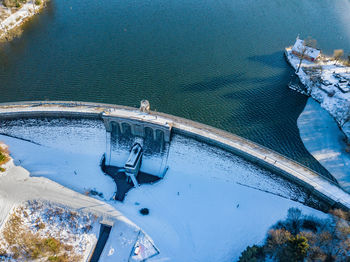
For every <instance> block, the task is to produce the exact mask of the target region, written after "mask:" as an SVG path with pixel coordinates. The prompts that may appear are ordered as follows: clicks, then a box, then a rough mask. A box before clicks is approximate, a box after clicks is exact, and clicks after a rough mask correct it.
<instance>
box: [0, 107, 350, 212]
mask: <svg viewBox="0 0 350 262" xmlns="http://www.w3.org/2000/svg"><path fill="white" fill-rule="evenodd" d="M35 117H57V118H60V117H78V118H79V117H81V118H94V119H101V120H103V122H104V126H105V129H106V142H107V143H106V162H107V163H111V154H110V153H109V152H111V149H110V148H111V144H110V141H111V137H112V136H113V132H115V131H113V130H119V132H121V133H124V132H126V131H125V130H130V133H131V134H132V135H133V136H136V137H145V135H146V134H151V135H152V136H153V139H155V140H156V139H157V138H159V141H160V142H159V143H161V144H162V145H163V144H164V145H166V144H169V143H171V137H172V136H173V135H174V134H180V135H183V136H186V137H190V138H193V139H196V140H198V141H201V142H204V143H207V144H209V145H212V146H215V147H218V148H221V149H223V150H225V151H228V152H232V153H233V154H236V155H239V156H240V157H243V158H244V159H246V160H248V161H249V162H252V163H254V164H257V165H259V166H261V167H263V168H266V169H268V170H270V171H272V172H274V173H277V174H278V175H280V176H282V177H284V178H285V179H287V180H289V181H292V182H293V183H296V184H298V185H299V186H301V187H302V188H304V189H306V190H307V192H309V194H310V195H313V196H315V197H317V198H318V199H321V200H322V201H323V202H324V203H325V204H326V205H327V208H343V209H349V208H350V196H349V194H348V193H347V192H345V191H344V190H343V189H342V188H340V186H339V185H338V184H337V182H336V181H335V179H334V178H327V177H324V176H321V175H320V174H318V173H316V172H315V171H313V170H310V169H309V168H307V167H305V166H303V165H301V164H299V163H297V162H295V161H293V160H291V159H288V158H287V157H284V156H282V155H281V154H279V153H276V152H274V151H272V150H270V149H267V148H265V147H263V146H260V145H258V144H255V143H253V142H251V141H248V140H246V139H244V138H242V137H239V136H236V135H234V134H231V133H228V132H225V131H222V130H219V129H216V128H213V127H210V126H207V125H204V124H200V123H197V122H193V121H190V120H187V119H183V118H180V117H176V116H172V115H168V114H164V113H159V112H153V111H149V112H142V111H140V110H139V109H136V108H131V107H126V106H118V105H109V104H100V103H87V102H65V101H52V102H47V101H35V102H18V103H3V104H1V105H0V119H1V121H3V120H6V119H16V118H35ZM150 131H151V132H150ZM164 166H165V164H163V168H164Z"/></svg>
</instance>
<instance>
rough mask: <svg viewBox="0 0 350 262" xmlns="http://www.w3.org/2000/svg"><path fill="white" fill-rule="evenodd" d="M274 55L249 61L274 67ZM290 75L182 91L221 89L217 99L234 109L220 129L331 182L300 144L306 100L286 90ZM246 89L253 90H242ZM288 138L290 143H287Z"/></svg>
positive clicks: (229, 80) (220, 80)
mask: <svg viewBox="0 0 350 262" xmlns="http://www.w3.org/2000/svg"><path fill="white" fill-rule="evenodd" d="M276 55H279V54H278V53H274V54H271V55H268V56H259V57H255V58H251V59H256V60H257V61H259V62H262V63H264V64H270V65H271V66H274V63H273V61H272V60H273V59H272V57H273V56H276ZM280 55H281V56H282V52H281V54H280ZM276 66H278V65H276ZM292 75H293V71H292V70H291V69H289V68H288V69H286V70H284V71H283V72H282V73H281V74H280V75H277V76H276V75H275V76H269V77H257V76H254V77H250V78H248V77H243V75H242V74H236V75H227V76H221V77H215V78H212V79H209V80H207V81H201V82H198V83H192V84H190V85H186V86H183V87H182V89H183V90H185V91H188V92H190V91H191V92H207V91H208V90H218V89H222V90H221V91H222V92H221V93H220V96H221V98H222V99H223V101H224V102H225V101H227V103H228V104H232V105H234V106H232V109H229V110H231V114H227V115H228V117H227V118H225V119H224V121H222V122H220V125H221V126H222V128H223V129H225V130H227V131H229V132H232V133H235V134H237V135H240V136H242V137H245V138H247V139H250V140H252V141H254V142H256V143H258V144H261V145H263V146H266V147H268V148H271V149H273V150H275V151H277V152H279V153H281V154H283V155H286V156H287V157H290V158H291V159H293V160H295V161H297V162H300V163H302V164H304V165H306V166H308V167H309V168H311V169H313V170H315V171H316V172H319V173H320V174H322V175H324V176H326V177H328V178H331V177H332V176H331V174H330V173H329V172H328V171H327V170H326V169H325V168H324V167H323V166H322V165H321V164H320V163H319V162H318V161H317V160H316V159H315V158H314V157H313V156H312V155H311V154H310V153H309V152H308V151H307V150H306V148H305V146H304V144H303V142H302V141H301V138H300V135H299V129H298V126H297V119H298V117H299V115H300V114H301V112H302V111H303V109H304V107H305V105H306V102H307V99H308V97H307V96H305V95H301V94H299V93H297V92H295V91H293V90H290V89H289V88H288V87H287V84H288V82H289V81H290V77H291V76H292ZM245 85H247V86H255V88H244V86H245ZM226 86H228V87H232V88H230V89H228V88H225V87H226ZM226 90H229V91H228V92H227V91H226ZM266 101H269V102H268V103H266ZM209 124H210V123H209ZM290 137H293V139H288V138H290Z"/></svg>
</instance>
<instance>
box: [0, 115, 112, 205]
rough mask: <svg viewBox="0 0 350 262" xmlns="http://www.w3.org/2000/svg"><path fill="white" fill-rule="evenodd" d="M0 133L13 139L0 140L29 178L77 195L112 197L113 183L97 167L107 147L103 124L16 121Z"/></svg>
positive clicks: (74, 121) (48, 120)
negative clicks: (40, 178)
mask: <svg viewBox="0 0 350 262" xmlns="http://www.w3.org/2000/svg"><path fill="white" fill-rule="evenodd" d="M0 133H3V134H7V135H11V136H14V137H16V138H13V137H6V136H2V135H0V140H1V141H6V144H8V145H10V147H11V149H10V151H11V155H12V157H13V158H14V159H15V161H16V164H18V165H21V166H23V167H25V168H26V169H27V170H28V171H29V172H30V173H31V176H44V177H47V178H50V179H51V180H53V181H55V182H57V183H60V184H61V185H63V186H67V187H69V188H71V189H73V190H75V191H78V192H80V193H86V192H88V191H90V190H95V191H97V192H103V197H104V198H105V199H110V198H111V197H112V196H113V195H114V193H115V191H116V186H115V184H114V182H113V180H112V179H111V178H110V177H108V176H105V175H103V172H102V171H101V168H100V167H99V162H100V159H101V157H102V155H103V153H104V152H105V143H106V142H105V141H106V139H105V130H104V126H103V123H101V122H98V121H88V120H86V121H84V120H71V121H64V120H57V119H56V120H55V119H43V120H27V121H25V120H16V121H13V122H12V121H10V122H7V124H6V123H4V124H3V125H2V127H1V128H0ZM17 138H21V139H24V140H21V139H17ZM24 148H25V150H24ZM81 181H84V183H81Z"/></svg>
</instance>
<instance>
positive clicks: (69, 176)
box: [0, 120, 322, 261]
mask: <svg viewBox="0 0 350 262" xmlns="http://www.w3.org/2000/svg"><path fill="white" fill-rule="evenodd" d="M92 122H93V121H91V122H89V121H87V122H84V123H82V124H81V125H80V123H76V122H74V121H68V120H67V121H65V122H61V123H56V125H53V124H50V125H48V123H46V122H45V121H43V122H35V124H33V123H32V124H30V125H28V124H26V123H25V121H24V122H20V124H16V123H14V124H13V125H5V126H2V127H1V129H2V133H6V134H8V135H12V136H15V137H20V138H21V139H28V140H31V141H32V142H35V143H39V144H40V145H37V144H34V143H32V142H28V141H24V140H21V139H18V138H13V137H8V136H0V139H1V140H3V141H5V143H7V144H8V145H9V146H10V150H11V154H12V156H13V157H14V158H15V159H16V160H17V159H19V160H20V162H21V164H22V165H23V166H24V167H25V168H28V169H29V170H30V171H31V172H33V173H34V174H39V173H40V174H41V175H43V176H46V177H49V178H50V179H52V180H55V181H57V182H59V183H61V184H63V185H65V186H67V187H70V188H73V189H74V190H77V191H79V192H82V191H84V190H85V189H86V188H91V187H92V186H94V187H96V189H97V190H98V191H100V192H102V193H103V194H104V196H105V199H108V197H109V196H110V195H111V194H112V193H113V191H114V190H115V185H114V182H113V180H112V179H110V178H109V177H107V176H105V175H104V174H103V173H102V172H101V171H99V172H98V168H99V167H98V164H99V160H100V157H101V155H102V153H103V152H104V151H103V150H104V146H105V134H104V131H102V130H101V129H100V126H99V124H93V123H92ZM84 125H87V126H88V130H90V131H88V134H89V135H88V134H87V133H85V131H84V128H83V126H84ZM101 125H102V124H101ZM65 127H67V129H65ZM76 128H77V130H79V131H77V130H76ZM60 130H61V131H60ZM92 145H94V146H92ZM93 149H94V150H93ZM115 150H116V151H115V153H113V154H112V156H113V157H114V158H118V156H123V157H124V155H126V154H127V148H122V147H120V148H116V149H115ZM166 157H168V158H167V159H166ZM164 158H165V159H164ZM115 161H116V162H119V161H122V160H121V159H115ZM163 161H166V163H167V165H168V166H169V170H168V172H167V173H166V175H165V178H164V179H163V180H161V181H159V182H157V183H155V184H153V185H142V186H140V187H139V188H137V189H132V190H131V191H130V192H129V193H128V195H127V196H126V199H125V201H124V202H123V203H121V202H115V201H108V203H109V204H111V205H113V206H114V207H115V208H116V209H118V210H120V211H122V212H123V213H124V214H125V215H126V216H127V217H128V218H130V219H131V220H133V221H134V222H136V223H137V224H138V225H139V226H140V227H141V228H142V229H143V230H144V232H146V233H147V234H149V235H150V237H151V238H152V239H153V241H154V244H155V246H156V247H157V248H158V249H159V251H160V254H159V255H157V256H154V257H153V258H151V259H150V261H161V260H162V261H164V260H171V261H187V260H188V258H191V261H234V260H237V258H238V257H239V255H240V253H241V252H242V251H243V250H244V249H245V248H246V246H247V245H253V244H259V243H261V242H262V241H263V240H264V238H265V236H266V232H267V230H268V229H269V227H270V226H272V225H273V224H274V223H276V222H277V220H279V219H284V218H285V216H286V214H287V210H288V209H289V208H290V207H298V208H301V209H302V210H303V212H304V213H306V214H314V215H317V216H322V213H321V212H319V211H316V210H314V209H312V208H309V207H305V206H303V205H302V204H300V203H297V202H294V201H292V200H290V199H288V198H292V199H298V200H300V201H303V200H304V199H305V197H306V195H305V194H304V192H303V191H302V190H299V189H298V188H297V187H296V186H294V185H292V184H290V183H288V182H287V181H285V180H284V179H282V178H280V177H278V176H276V175H274V174H272V173H270V172H268V171H266V170H263V169H261V168H259V167H257V166H255V165H253V164H251V163H249V162H246V161H244V160H243V159H241V158H239V157H237V156H235V155H233V154H231V153H227V152H225V151H223V150H220V149H217V148H215V147H211V146H209V145H207V144H204V143H200V142H197V141H195V140H193V139H189V138H185V137H182V136H174V137H173V138H172V141H171V145H170V147H169V153H168V154H164V155H162V156H159V155H157V156H155V157H152V156H148V157H147V158H145V159H144V160H143V165H144V166H145V168H147V169H148V170H152V168H154V166H153V165H157V168H155V169H154V170H158V169H159V163H160V162H163ZM74 170H78V175H74V172H73V171H74ZM81 174H84V175H81ZM75 177H77V178H75ZM243 185H244V186H243ZM254 188H256V189H254ZM257 189H258V190H257ZM265 191H267V192H270V193H267V192H265ZM278 195H281V196H284V197H285V198H282V197H280V196H278ZM143 207H145V208H149V210H150V213H149V215H147V216H143V215H141V214H140V213H139V210H140V209H141V208H143ZM124 229H125V225H124V224H116V225H115V226H113V228H112V230H111V236H115V237H110V238H109V239H108V241H107V243H106V248H105V250H104V251H103V253H102V256H101V261H119V260H118V259H119V258H123V257H125V256H127V257H128V256H130V251H131V249H132V248H135V245H134V244H135V241H136V239H137V236H138V233H139V230H132V229H128V230H129V231H127V232H128V233H125V232H126V231H125V230H124ZM112 249H114V250H115V252H112V251H111V250H112Z"/></svg>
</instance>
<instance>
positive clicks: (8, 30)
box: [0, 0, 46, 41]
mask: <svg viewBox="0 0 350 262" xmlns="http://www.w3.org/2000/svg"><path fill="white" fill-rule="evenodd" d="M45 4H46V0H30V1H27V2H26V3H24V4H22V6H21V7H19V8H16V7H6V6H5V5H4V4H3V3H2V2H1V4H0V41H4V40H5V41H10V40H12V39H13V38H14V37H16V36H18V35H19V34H20V33H21V30H18V29H19V28H20V27H21V26H22V25H23V24H24V23H25V22H26V21H27V20H28V19H30V18H31V17H32V16H34V15H36V14H37V13H38V12H39V11H40V10H41V9H42V8H43V7H44V6H45Z"/></svg>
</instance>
